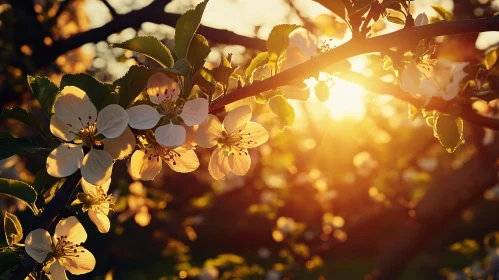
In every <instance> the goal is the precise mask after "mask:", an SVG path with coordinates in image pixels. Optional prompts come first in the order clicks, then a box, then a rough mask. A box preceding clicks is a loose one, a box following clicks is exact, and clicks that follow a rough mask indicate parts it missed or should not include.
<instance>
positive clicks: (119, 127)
mask: <svg viewBox="0 0 499 280" xmlns="http://www.w3.org/2000/svg"><path fill="white" fill-rule="evenodd" d="M127 126H128V114H127V113H126V111H125V109H123V108H122V107H121V106H120V105H117V104H111V105H108V106H106V107H105V108H104V109H102V110H101V111H100V112H99V115H98V116H97V132H98V133H100V134H102V135H104V136H106V138H116V137H118V136H120V135H121V134H122V133H123V130H125V128H126V127H127Z"/></svg>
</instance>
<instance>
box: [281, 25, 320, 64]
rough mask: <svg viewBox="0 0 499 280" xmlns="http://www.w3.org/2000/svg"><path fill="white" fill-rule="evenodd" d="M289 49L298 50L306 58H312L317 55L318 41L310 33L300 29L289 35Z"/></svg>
mask: <svg viewBox="0 0 499 280" xmlns="http://www.w3.org/2000/svg"><path fill="white" fill-rule="evenodd" d="M288 48H298V49H299V50H300V51H301V53H302V54H303V55H304V56H306V57H308V58H310V57H311V56H314V55H316V54H317V49H318V40H317V37H316V36H315V35H314V34H312V33H311V32H310V31H308V30H307V29H305V28H302V27H300V28H298V29H295V30H294V31H293V32H291V34H289V46H288Z"/></svg>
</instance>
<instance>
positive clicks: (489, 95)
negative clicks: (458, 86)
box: [473, 90, 499, 102]
mask: <svg viewBox="0 0 499 280" xmlns="http://www.w3.org/2000/svg"><path fill="white" fill-rule="evenodd" d="M473 97H476V98H480V99H482V100H485V101H487V102H490V101H492V100H496V99H497V98H499V92H498V91H495V90H482V91H477V92H475V94H474V95H473Z"/></svg>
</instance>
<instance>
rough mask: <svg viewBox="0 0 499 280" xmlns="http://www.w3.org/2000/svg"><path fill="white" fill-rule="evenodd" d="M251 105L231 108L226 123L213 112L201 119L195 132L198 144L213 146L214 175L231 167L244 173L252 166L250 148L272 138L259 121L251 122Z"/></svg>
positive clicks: (218, 176)
mask: <svg viewBox="0 0 499 280" xmlns="http://www.w3.org/2000/svg"><path fill="white" fill-rule="evenodd" d="M251 116H252V113H251V107H250V106H248V105H244V106H241V107H238V108H236V109H234V110H232V111H230V112H229V113H228V114H227V116H226V117H225V119H224V121H223V123H221V122H220V121H219V120H218V118H217V117H216V116H214V115H209V116H208V119H207V120H206V121H205V122H204V123H202V124H201V125H200V126H199V128H198V130H197V132H196V142H197V143H198V145H199V146H201V147H205V148H211V147H214V146H217V148H216V149H215V150H214V151H213V153H212V154H211V158H210V163H209V165H208V171H209V172H210V174H211V176H212V177H213V178H214V179H216V180H220V179H223V178H225V176H227V174H228V173H229V171H232V172H233V173H234V174H236V175H238V176H244V175H246V173H247V172H248V170H249V168H250V166H251V157H250V156H249V154H248V149H249V148H255V147H258V146H260V145H261V144H263V143H265V142H266V141H267V139H268V138H269V134H268V132H267V130H265V128H264V127H263V126H261V125H260V124H258V123H255V122H251V121H250V119H251Z"/></svg>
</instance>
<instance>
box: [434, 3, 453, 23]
mask: <svg viewBox="0 0 499 280" xmlns="http://www.w3.org/2000/svg"><path fill="white" fill-rule="evenodd" d="M431 7H432V8H433V10H435V11H436V12H437V13H438V14H439V15H440V16H441V17H442V18H443V19H444V20H446V21H451V20H453V19H454V16H453V15H452V13H451V12H449V11H447V10H446V9H445V8H444V7H443V6H442V5H431Z"/></svg>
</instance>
